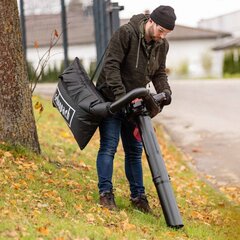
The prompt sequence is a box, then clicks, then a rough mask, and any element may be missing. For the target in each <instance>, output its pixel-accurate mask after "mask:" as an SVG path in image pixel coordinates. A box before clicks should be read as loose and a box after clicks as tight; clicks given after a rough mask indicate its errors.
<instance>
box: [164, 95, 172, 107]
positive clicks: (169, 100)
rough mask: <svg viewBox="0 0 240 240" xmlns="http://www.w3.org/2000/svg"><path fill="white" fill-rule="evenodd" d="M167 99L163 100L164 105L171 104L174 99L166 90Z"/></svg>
mask: <svg viewBox="0 0 240 240" xmlns="http://www.w3.org/2000/svg"><path fill="white" fill-rule="evenodd" d="M165 96H166V99H164V100H163V105H169V104H170V103H171V101H172V97H171V95H170V94H169V93H167V92H165Z"/></svg>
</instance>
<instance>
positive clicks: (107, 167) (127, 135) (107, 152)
mask: <svg viewBox="0 0 240 240" xmlns="http://www.w3.org/2000/svg"><path fill="white" fill-rule="evenodd" d="M134 128H135V124H133V123H132V122H129V121H128V120H127V119H126V117H125V115H124V114H123V113H117V114H115V115H114V116H111V117H107V118H106V119H104V120H103V121H102V123H101V124H100V126H99V131H100V149H99V151H98V156H97V173H98V187H99V193H100V194H101V193H103V192H108V191H112V189H113V185H112V175H113V160H114V155H115V153H116V150H117V146H118V142H119V137H120V135H121V139H122V144H123V149H124V152H125V174H126V177H127V179H128V182H129V185H130V191H131V197H133V198H134V197H137V196H138V195H140V194H143V193H144V191H145V189H144V186H143V172H142V150H143V147H142V143H141V142H139V141H137V140H136V139H135V137H134V136H133V130H134Z"/></svg>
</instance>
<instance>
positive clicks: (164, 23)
mask: <svg viewBox="0 0 240 240" xmlns="http://www.w3.org/2000/svg"><path fill="white" fill-rule="evenodd" d="M150 18H151V19H152V20H153V21H154V22H155V23H156V24H158V25H160V26H161V27H163V28H166V29H168V30H173V29H174V26H175V20H176V19H177V18H176V15H175V13H174V9H173V8H172V7H170V6H163V5H162V6H159V7H158V8H156V9H155V10H153V12H152V13H151V14H150Z"/></svg>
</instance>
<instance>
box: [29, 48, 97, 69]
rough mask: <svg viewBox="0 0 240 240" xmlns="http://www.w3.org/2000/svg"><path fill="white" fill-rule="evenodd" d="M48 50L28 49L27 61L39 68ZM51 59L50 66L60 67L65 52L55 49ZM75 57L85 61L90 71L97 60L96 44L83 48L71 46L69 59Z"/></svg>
mask: <svg viewBox="0 0 240 240" xmlns="http://www.w3.org/2000/svg"><path fill="white" fill-rule="evenodd" d="M47 50H48V48H46V47H45V48H39V49H36V48H28V49H27V59H28V61H29V62H31V63H32V64H33V66H34V68H36V67H37V65H38V62H39V59H40V58H41V57H42V56H43V55H44V54H45V53H46V52H47ZM50 56H51V57H50V58H49V61H48V64H47V68H48V66H53V65H54V64H56V65H57V66H60V64H61V62H62V61H63V59H64V52H63V48H62V47H54V48H53V49H52V50H51V53H50ZM75 57H78V58H79V59H82V60H83V66H84V68H85V69H86V70H88V69H89V66H90V63H91V61H95V59H96V47H95V45H94V44H85V45H82V46H81V47H79V46H70V47H69V49H68V58H69V60H73V59H74V58H75Z"/></svg>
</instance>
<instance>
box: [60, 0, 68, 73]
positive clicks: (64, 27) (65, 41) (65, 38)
mask: <svg viewBox="0 0 240 240" xmlns="http://www.w3.org/2000/svg"><path fill="white" fill-rule="evenodd" d="M61 8H62V11H61V16H62V32H63V49H64V68H66V67H68V36H67V21H66V8H65V0H61Z"/></svg>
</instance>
